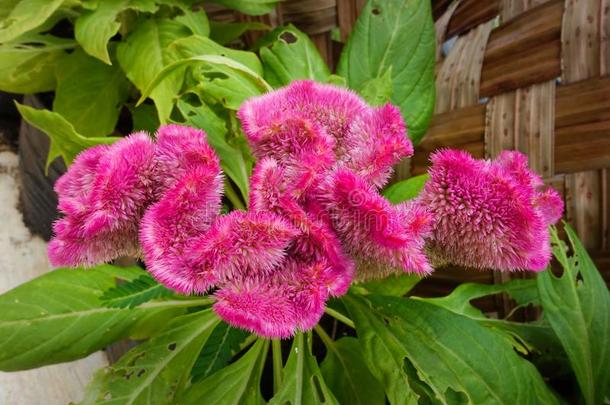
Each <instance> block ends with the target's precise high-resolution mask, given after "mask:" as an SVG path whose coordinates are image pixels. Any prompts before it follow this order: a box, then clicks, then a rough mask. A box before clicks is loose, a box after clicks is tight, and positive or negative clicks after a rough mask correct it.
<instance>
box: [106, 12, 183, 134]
mask: <svg viewBox="0 0 610 405" xmlns="http://www.w3.org/2000/svg"><path fill="white" fill-rule="evenodd" d="M189 35H191V31H190V30H189V29H188V28H187V27H185V26H184V25H183V24H181V23H179V22H177V21H173V20H170V19H153V18H151V19H141V20H140V21H139V23H138V24H137V26H136V29H135V30H134V31H133V32H131V33H130V34H129V36H127V38H126V39H125V40H124V41H122V42H121V43H120V44H119V45H118V46H117V58H118V60H119V64H120V65H121V67H122V68H123V71H125V74H126V75H127V77H128V78H129V80H130V81H131V82H132V83H133V84H134V85H135V86H136V87H137V88H138V89H139V90H140V91H141V92H144V90H145V89H146V88H147V87H148V86H149V85H150V83H151V82H152V81H153V79H154V78H155V77H156V76H157V75H158V74H159V73H161V71H162V70H163V68H164V67H165V66H167V65H169V64H170V63H172V62H174V61H175V60H176V56H175V55H174V53H173V52H174V51H173V50H172V49H171V48H170V47H169V45H170V44H171V43H172V42H173V41H175V40H176V39H179V38H183V37H186V36H189ZM166 76H167V77H166V78H165V80H164V81H163V83H160V84H159V86H155V88H154V89H153V90H151V91H149V92H148V93H147V94H146V96H147V97H148V96H149V95H150V98H152V99H153V101H154V102H155V106H156V107H157V111H158V114H159V120H160V121H161V122H162V123H165V122H167V120H168V119H169V116H170V114H171V111H172V107H173V103H174V100H173V98H174V97H175V96H176V94H177V93H178V91H179V90H180V87H181V85H182V80H183V77H182V75H181V74H180V72H173V74H171V75H166Z"/></svg>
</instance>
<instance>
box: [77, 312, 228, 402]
mask: <svg viewBox="0 0 610 405" xmlns="http://www.w3.org/2000/svg"><path fill="white" fill-rule="evenodd" d="M218 322H219V319H218V317H217V316H216V315H215V314H214V312H212V310H211V309H208V310H205V311H201V312H196V313H193V314H190V315H184V316H181V317H179V318H176V319H175V320H174V321H173V322H172V323H170V324H169V325H168V326H167V328H165V329H164V330H163V331H162V332H161V333H160V334H159V335H157V336H154V337H153V338H151V339H150V340H148V341H146V342H145V343H142V344H141V345H139V346H136V347H135V348H134V349H132V350H130V351H129V352H128V353H127V354H126V355H124V356H123V357H122V358H121V359H120V360H119V361H118V362H117V363H116V364H113V365H112V366H110V367H108V368H107V369H105V370H100V371H99V372H98V373H97V374H96V376H95V378H94V381H93V382H92V383H91V384H90V385H89V387H88V389H87V393H86V397H85V400H84V401H83V404H84V405H86V404H171V403H175V398H176V396H177V394H178V393H180V392H181V391H182V390H183V389H184V387H185V385H186V383H187V382H188V380H189V377H190V372H191V367H193V363H194V362H195V358H196V356H197V353H199V350H201V347H202V346H203V344H204V343H205V342H206V340H207V339H208V337H209V336H210V334H211V333H212V330H213V329H214V327H215V326H216V325H217V324H218Z"/></svg>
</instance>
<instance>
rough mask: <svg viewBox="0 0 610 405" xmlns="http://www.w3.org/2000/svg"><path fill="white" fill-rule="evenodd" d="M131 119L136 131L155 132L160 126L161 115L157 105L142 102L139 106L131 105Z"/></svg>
mask: <svg viewBox="0 0 610 405" xmlns="http://www.w3.org/2000/svg"><path fill="white" fill-rule="evenodd" d="M129 110H130V111H131V120H132V122H133V130H134V131H146V132H148V133H149V134H154V133H155V131H157V129H158V128H159V125H160V124H159V117H158V116H157V111H156V110H155V106H154V105H152V104H141V105H139V106H138V107H133V106H130V107H129Z"/></svg>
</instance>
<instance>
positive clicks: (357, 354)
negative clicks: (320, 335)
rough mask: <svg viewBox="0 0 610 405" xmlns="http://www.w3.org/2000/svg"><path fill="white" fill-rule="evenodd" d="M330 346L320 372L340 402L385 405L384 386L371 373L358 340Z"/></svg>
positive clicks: (341, 341) (344, 339)
mask: <svg viewBox="0 0 610 405" xmlns="http://www.w3.org/2000/svg"><path fill="white" fill-rule="evenodd" d="M330 343H332V344H330V345H327V346H326V348H327V352H326V357H325V358H324V361H323V362H322V365H321V366H320V370H321V371H322V375H323V376H324V381H325V382H326V385H327V386H328V388H330V390H331V391H332V392H333V394H335V396H336V397H337V400H338V401H339V403H342V404H354V405H356V404H362V405H375V404H379V405H384V404H385V393H384V391H383V386H382V385H381V383H380V382H379V381H378V380H377V379H376V378H375V377H374V376H373V375H372V374H371V372H370V371H369V369H368V366H367V365H366V363H365V361H364V357H363V355H362V348H361V347H360V344H359V343H358V339H356V338H353V337H344V338H341V339H338V340H337V341H335V342H332V341H331V342H330Z"/></svg>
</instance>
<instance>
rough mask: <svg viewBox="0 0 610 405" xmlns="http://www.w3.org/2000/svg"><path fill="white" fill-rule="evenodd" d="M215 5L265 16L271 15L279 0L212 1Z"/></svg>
mask: <svg viewBox="0 0 610 405" xmlns="http://www.w3.org/2000/svg"><path fill="white" fill-rule="evenodd" d="M211 1H212V2H214V3H218V4H222V5H223V6H225V7H228V8H230V9H233V10H238V11H241V12H242V13H244V14H249V15H263V14H268V13H270V12H271V11H272V10H273V9H274V8H275V6H276V5H277V4H278V3H279V0H211Z"/></svg>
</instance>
